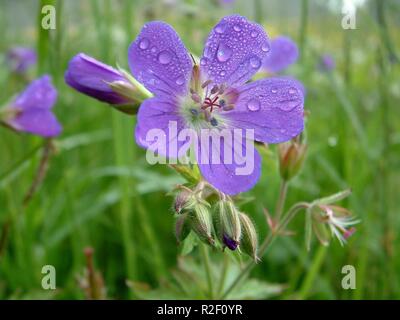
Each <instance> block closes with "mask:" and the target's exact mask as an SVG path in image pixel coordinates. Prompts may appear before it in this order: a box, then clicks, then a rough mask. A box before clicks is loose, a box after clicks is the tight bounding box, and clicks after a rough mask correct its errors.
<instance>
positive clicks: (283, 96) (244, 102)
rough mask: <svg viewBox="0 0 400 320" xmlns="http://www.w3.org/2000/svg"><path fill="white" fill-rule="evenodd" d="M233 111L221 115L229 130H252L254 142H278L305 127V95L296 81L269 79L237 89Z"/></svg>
mask: <svg viewBox="0 0 400 320" xmlns="http://www.w3.org/2000/svg"><path fill="white" fill-rule="evenodd" d="M238 91H239V96H238V100H237V102H236V104H235V108H234V109H233V110H231V111H228V112H226V113H225V114H224V115H225V117H226V118H227V119H228V120H229V123H230V125H231V127H233V128H243V129H252V130H254V132H255V140H257V141H262V142H266V143H281V142H284V141H287V140H290V139H291V138H293V137H295V136H297V135H298V134H299V133H300V132H301V131H303V128H304V114H303V108H304V95H303V92H302V88H301V86H300V85H299V82H298V81H297V80H293V79H290V78H268V79H263V80H258V81H255V82H252V83H249V84H246V85H244V86H243V87H241V88H239V90H238Z"/></svg>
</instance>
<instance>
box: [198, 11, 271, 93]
mask: <svg viewBox="0 0 400 320" xmlns="http://www.w3.org/2000/svg"><path fill="white" fill-rule="evenodd" d="M268 51H269V40H268V37H267V34H266V33H265V31H264V29H263V27H262V26H260V25H259V24H257V23H253V22H250V21H248V20H247V19H246V18H244V17H242V16H239V15H232V16H227V17H225V18H223V19H222V20H221V21H220V22H219V23H218V24H217V25H216V26H215V27H214V29H213V30H212V31H211V32H210V34H209V36H208V39H207V42H206V44H205V47H204V52H203V57H202V58H201V60H200V67H201V70H202V75H203V78H204V79H211V80H213V81H214V82H215V83H217V84H222V83H226V84H228V86H231V87H237V86H240V85H241V84H243V83H245V82H246V81H247V80H249V79H250V78H251V77H252V76H253V75H254V74H255V73H256V72H257V71H258V70H259V69H260V67H261V65H262V61H263V60H264V58H265V57H266V55H267V53H268Z"/></svg>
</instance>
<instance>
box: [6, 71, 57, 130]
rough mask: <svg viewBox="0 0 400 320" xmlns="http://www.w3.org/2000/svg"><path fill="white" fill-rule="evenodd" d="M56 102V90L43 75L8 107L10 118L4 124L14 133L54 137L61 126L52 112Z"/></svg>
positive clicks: (47, 77)
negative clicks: (14, 131)
mask: <svg viewBox="0 0 400 320" xmlns="http://www.w3.org/2000/svg"><path fill="white" fill-rule="evenodd" d="M56 100H57V90H56V89H55V88H54V86H53V85H52V83H51V78H50V76H48V75H44V76H42V77H41V78H39V79H36V80H34V81H33V82H32V83H30V84H29V85H28V86H27V87H26V89H25V90H24V91H23V92H21V93H20V94H19V95H18V96H17V97H16V98H15V99H14V100H13V101H12V102H11V103H10V105H9V106H8V107H6V109H7V110H6V111H8V114H9V115H10V117H7V118H6V119H5V120H4V122H5V123H6V124H7V125H8V126H10V127H11V128H13V129H14V130H16V131H20V132H27V133H32V134H36V135H39V136H43V137H55V136H58V135H59V134H60V133H61V130H62V128H61V125H60V124H59V122H58V120H57V118H56V117H55V115H54V114H53V112H52V110H51V109H52V108H53V106H54V104H55V102H56Z"/></svg>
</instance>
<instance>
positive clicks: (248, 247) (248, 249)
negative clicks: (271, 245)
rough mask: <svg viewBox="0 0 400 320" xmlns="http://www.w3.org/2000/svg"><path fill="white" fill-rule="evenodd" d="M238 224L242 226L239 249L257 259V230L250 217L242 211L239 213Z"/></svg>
mask: <svg viewBox="0 0 400 320" xmlns="http://www.w3.org/2000/svg"><path fill="white" fill-rule="evenodd" d="M239 219H240V224H241V228H242V239H241V241H240V249H241V250H242V251H243V252H244V253H246V254H248V255H249V256H250V257H252V258H253V259H254V261H256V262H257V261H258V260H259V258H258V256H257V250H258V239H257V232H256V229H255V228H254V224H253V222H252V221H251V219H250V218H249V217H248V216H247V215H246V214H244V213H239Z"/></svg>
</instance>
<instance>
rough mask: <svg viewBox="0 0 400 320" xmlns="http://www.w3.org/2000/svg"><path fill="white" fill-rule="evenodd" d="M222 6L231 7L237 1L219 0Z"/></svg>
mask: <svg viewBox="0 0 400 320" xmlns="http://www.w3.org/2000/svg"><path fill="white" fill-rule="evenodd" d="M218 2H219V4H220V6H231V5H233V4H234V3H235V0H219V1H218Z"/></svg>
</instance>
